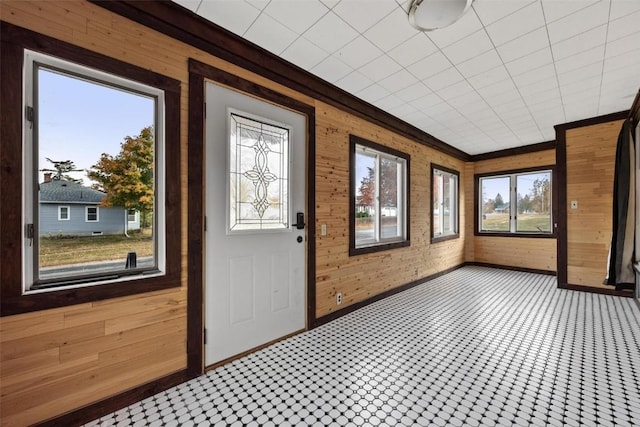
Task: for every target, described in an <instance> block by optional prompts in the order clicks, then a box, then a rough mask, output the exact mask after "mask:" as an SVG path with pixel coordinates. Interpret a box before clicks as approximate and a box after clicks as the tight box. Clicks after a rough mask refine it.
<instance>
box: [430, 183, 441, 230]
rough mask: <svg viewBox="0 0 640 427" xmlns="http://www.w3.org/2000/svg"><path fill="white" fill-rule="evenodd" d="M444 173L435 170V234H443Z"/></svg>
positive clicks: (433, 208)
mask: <svg viewBox="0 0 640 427" xmlns="http://www.w3.org/2000/svg"><path fill="white" fill-rule="evenodd" d="M442 186H443V177H442V174H440V173H438V172H437V171H434V172H433V207H432V208H431V209H432V210H433V211H432V212H433V235H434V236H437V235H440V234H442V217H441V212H442Z"/></svg>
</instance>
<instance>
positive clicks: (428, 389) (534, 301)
mask: <svg viewBox="0 0 640 427" xmlns="http://www.w3.org/2000/svg"><path fill="white" fill-rule="evenodd" d="M88 425H90V426H112V425H117V426H209V425H215V426H217V425H232V426H345V425H348V426H361V425H371V426H427V425H433V426H445V425H450V426H480V425H483V426H484V425H490V426H493V425H508V426H512V425H521V426H526V425H540V426H543V425H554V426H565V425H569V426H590V425H603V426H631V425H640V309H639V308H638V306H637V305H636V303H635V301H634V300H633V299H631V298H620V297H611V296H603V295H596V294H589V293H582V292H575V291H566V290H558V289H557V288H556V281H555V278H554V277H550V276H542V275H536V274H530V273H520V272H509V271H503V270H497V269H490V268H482V267H465V268H462V269H459V270H456V271H454V272H452V273H449V274H447V275H445V276H442V277H440V278H437V279H434V280H432V281H429V282H427V283H425V284H423V285H420V286H417V287H415V288H412V289H410V290H408V291H405V292H402V293H400V294H397V295H395V296H392V297H389V298H387V299H384V300H382V301H379V302H377V303H374V304H371V305H369V306H367V307H364V308H362V309H360V310H358V311H355V312H353V313H351V314H349V315H347V316H344V317H342V318H340V319H337V320H335V321H333V322H331V323H329V324H326V325H324V326H322V327H319V328H317V329H314V330H312V331H309V332H306V333H303V334H300V335H297V336H295V337H293V338H290V339H287V340H285V341H282V342H280V343H278V344H275V345H273V346H271V347H268V348H266V349H264V350H262V351H259V352H256V353H253V354H251V355H249V356H246V357H243V358H241V359H238V360H236V361H234V362H232V363H230V364H228V365H226V366H222V367H220V368H218V369H216V370H214V371H212V372H209V373H208V374H207V375H204V376H202V377H200V378H197V379H194V380H192V381H190V382H188V383H185V384H182V385H180V386H177V387H174V388H172V389H170V390H167V391H165V392H163V393H160V394H157V395H155V396H153V397H150V398H148V399H145V400H143V401H141V402H138V403H136V404H134V405H131V406H129V407H128V408H125V409H122V410H120V411H118V412H115V413H113V414H110V415H107V416H105V417H103V418H101V419H100V420H96V421H94V422H92V423H89V424H88Z"/></svg>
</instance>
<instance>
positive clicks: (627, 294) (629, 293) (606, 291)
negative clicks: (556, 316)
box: [558, 284, 634, 298]
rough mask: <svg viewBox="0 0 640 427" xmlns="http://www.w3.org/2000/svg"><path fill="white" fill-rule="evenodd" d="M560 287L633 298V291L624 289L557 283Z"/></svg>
mask: <svg viewBox="0 0 640 427" xmlns="http://www.w3.org/2000/svg"><path fill="white" fill-rule="evenodd" d="M558 288H560V289H567V290H569V291H580V292H588V293H591V294H601V295H613V296H617V297H625V298H633V297H634V296H633V291H631V290H625V291H616V290H615V289H603V288H594V287H591V286H582V285H572V284H568V285H563V286H560V285H558Z"/></svg>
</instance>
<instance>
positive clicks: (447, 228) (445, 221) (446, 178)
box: [442, 174, 453, 234]
mask: <svg viewBox="0 0 640 427" xmlns="http://www.w3.org/2000/svg"><path fill="white" fill-rule="evenodd" d="M452 189H453V183H452V182H451V176H450V175H449V174H443V176H442V233H443V234H450V233H451V232H452V231H453V230H452V224H451V216H452V206H451V191H452Z"/></svg>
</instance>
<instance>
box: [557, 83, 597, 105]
mask: <svg viewBox="0 0 640 427" xmlns="http://www.w3.org/2000/svg"><path fill="white" fill-rule="evenodd" d="M599 97H600V87H595V88H590V89H587V90H584V91H582V92H574V93H572V94H570V95H563V96H562V103H563V104H564V105H569V104H579V103H580V102H582V101H587V100H590V99H593V98H599Z"/></svg>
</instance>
